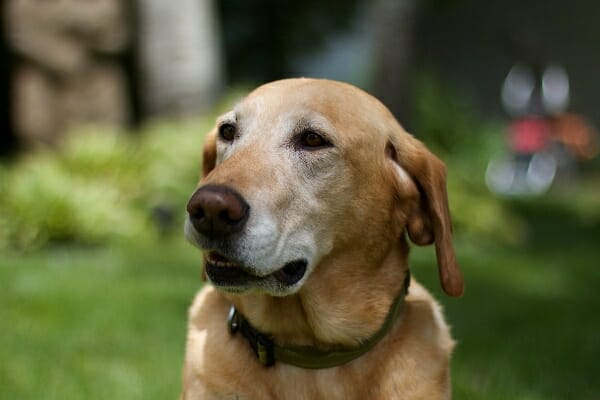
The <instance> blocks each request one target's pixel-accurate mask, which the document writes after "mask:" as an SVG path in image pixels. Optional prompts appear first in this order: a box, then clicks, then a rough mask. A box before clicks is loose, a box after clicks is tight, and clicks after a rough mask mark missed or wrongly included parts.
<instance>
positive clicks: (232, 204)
mask: <svg viewBox="0 0 600 400" xmlns="http://www.w3.org/2000/svg"><path fill="white" fill-rule="evenodd" d="M187 211H188V214H189V217H190V222H191V223H192V225H193V226H194V228H196V230H197V231H198V232H199V233H201V234H203V235H205V236H208V237H211V238H213V237H224V236H227V235H230V234H233V233H236V232H239V231H240V230H241V229H242V228H243V227H244V224H245V223H246V221H247V220H248V215H249V213H250V206H248V203H247V202H246V201H245V200H244V198H243V197H242V196H241V195H240V194H239V193H238V192H236V191H235V190H233V189H231V188H229V187H227V186H220V185H207V186H202V187H201V188H200V189H198V190H197V191H196V192H195V193H194V194H193V195H192V197H191V199H190V201H189V202H188V205H187Z"/></svg>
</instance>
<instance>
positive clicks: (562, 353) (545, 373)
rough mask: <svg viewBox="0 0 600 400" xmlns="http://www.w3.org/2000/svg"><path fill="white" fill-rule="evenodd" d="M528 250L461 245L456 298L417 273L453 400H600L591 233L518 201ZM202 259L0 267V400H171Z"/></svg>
mask: <svg viewBox="0 0 600 400" xmlns="http://www.w3.org/2000/svg"><path fill="white" fill-rule="evenodd" d="M513 207H514V210H515V212H517V213H519V214H521V215H522V217H524V218H526V220H527V221H529V223H530V226H531V229H530V236H529V241H528V242H527V243H526V244H523V245H520V246H518V247H506V246H504V247H498V246H492V245H489V244H485V243H480V242H479V241H477V240H474V239H470V240H467V239H466V238H463V239H459V240H458V243H457V252H458V255H459V259H460V260H461V264H462V268H463V272H464V274H465V277H466V283H467V289H466V293H465V296H464V297H463V298H461V299H449V298H447V297H445V296H444V295H442V294H441V293H440V290H439V283H438V282H437V272H436V269H435V267H434V265H435V263H434V254H433V250H432V249H431V248H425V249H418V250H416V249H415V250H414V251H413V254H412V264H413V266H412V270H413V273H414V274H415V275H416V276H417V277H418V279H420V280H421V281H422V282H424V283H425V285H426V286H427V287H428V288H430V289H431V290H432V291H433V292H434V293H435V294H436V296H437V298H438V299H440V300H441V301H442V302H443V303H444V306H445V310H446V315H447V319H448V320H449V322H450V323H451V324H452V326H453V335H454V336H455V337H456V339H457V341H458V346H457V347H456V350H455V353H454V358H453V361H452V377H453V391H454V398H456V399H486V400H490V399H491V400H495V399H511V400H514V399H528V400H537V399H598V398H600V383H599V382H600V381H598V376H600V361H599V360H600V336H599V334H600V312H599V310H600V291H599V289H598V288H599V287H600V268H599V267H600V246H599V243H600V240H599V239H600V224H599V223H598V222H599V221H600V219H599V218H597V217H598V213H595V214H594V215H592V216H590V215H589V214H586V215H583V216H582V215H578V214H575V213H573V212H571V211H569V209H568V208H565V207H563V206H562V205H560V204H559V205H553V204H544V205H543V206H540V205H539V203H533V202H521V203H514V204H513ZM199 267H200V257H199V254H198V252H197V251H196V250H195V249H193V248H192V247H191V246H189V245H187V244H185V243H184V240H183V238H179V237H176V238H174V239H170V240H167V241H165V242H163V243H160V244H158V243H146V244H137V245H134V244H128V245H120V246H116V247H96V248H77V247H64V248H60V247H55V248H50V249H46V250H43V251H40V252H36V253H30V254H24V255H23V254H22V255H6V254H5V255H3V256H2V257H1V259H0V360H2V362H0V388H1V389H0V398H2V399H40V398H43V399H61V400H65V399H107V398H113V399H174V398H177V396H178V393H179V387H180V371H181V365H182V359H183V353H184V340H185V330H186V329H185V323H186V309H187V306H188V305H189V303H190V301H191V299H192V296H193V295H194V292H195V291H196V290H197V289H198V287H199V286H200V277H199V271H200V268H199Z"/></svg>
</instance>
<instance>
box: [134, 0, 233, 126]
mask: <svg viewBox="0 0 600 400" xmlns="http://www.w3.org/2000/svg"><path fill="white" fill-rule="evenodd" d="M137 9H138V12H139V24H140V33H139V34H140V36H139V46H140V49H139V57H140V64H141V65H140V69H141V72H142V81H141V92H142V93H141V97H142V102H143V104H142V106H143V108H144V114H145V115H147V116H161V115H189V114H197V113H198V112H199V111H201V110H203V109H206V108H207V107H209V106H210V105H212V104H213V102H214V100H215V98H216V96H217V94H218V93H219V91H220V89H221V86H222V82H221V79H222V78H221V51H220V38H219V35H218V26H217V25H218V24H217V20H216V16H215V12H214V4H213V1H212V0H178V1H165V0H138V5H137Z"/></svg>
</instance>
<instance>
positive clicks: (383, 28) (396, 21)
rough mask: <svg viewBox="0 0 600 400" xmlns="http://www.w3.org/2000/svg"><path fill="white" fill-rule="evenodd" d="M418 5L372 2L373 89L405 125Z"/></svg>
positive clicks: (402, 0)
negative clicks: (373, 43)
mask: <svg viewBox="0 0 600 400" xmlns="http://www.w3.org/2000/svg"><path fill="white" fill-rule="evenodd" d="M420 6H421V5H420V2H419V1H418V0H376V1H375V2H374V3H373V16H374V22H375V26H376V34H375V36H376V37H375V45H376V49H375V77H374V82H373V91H374V94H375V95H376V96H377V97H378V98H379V99H380V100H381V101H382V102H383V103H384V104H385V105H386V106H388V108H389V109H390V110H391V111H392V113H393V114H394V115H395V116H396V118H398V119H399V120H400V122H401V123H402V124H403V125H404V126H405V127H407V128H408V126H410V114H411V110H410V107H411V81H412V78H413V76H412V63H413V55H414V53H413V50H414V49H413V44H414V31H415V28H416V24H417V18H418V17H419V9H420ZM407 125H408V126H407Z"/></svg>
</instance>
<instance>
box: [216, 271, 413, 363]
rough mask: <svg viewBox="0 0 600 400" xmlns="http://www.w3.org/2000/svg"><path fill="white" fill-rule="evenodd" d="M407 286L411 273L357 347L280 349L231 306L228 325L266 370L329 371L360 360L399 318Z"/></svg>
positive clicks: (287, 347) (297, 347) (295, 347)
mask: <svg viewBox="0 0 600 400" xmlns="http://www.w3.org/2000/svg"><path fill="white" fill-rule="evenodd" d="M409 284H410V271H409V272H408V273H407V274H406V278H405V280H404V284H403V285H402V290H401V291H400V293H399V294H398V296H397V297H396V299H395V300H394V302H393V303H392V305H391V307H390V310H389V311H388V314H387V316H386V318H385V321H384V322H383V325H382V326H381V328H379V330H378V331H377V332H375V333H374V334H373V336H371V337H370V338H368V339H367V340H365V341H364V342H362V343H361V344H360V345H359V346H358V347H336V348H333V349H330V350H322V349H319V348H316V347H311V346H280V345H278V344H276V343H275V342H274V341H273V339H272V337H271V336H270V335H268V334H265V333H262V332H260V331H259V330H257V329H256V328H254V327H253V326H252V325H250V323H249V322H248V320H246V319H245V318H244V316H243V315H242V314H240V313H239V312H238V311H237V310H236V309H235V307H234V306H231V309H230V310H229V317H228V318H227V325H228V327H229V332H230V333H231V334H235V333H236V332H237V331H240V333H241V334H242V335H243V336H244V337H245V338H246V340H247V341H248V343H249V344H250V347H252V350H254V353H255V354H256V356H257V357H258V360H259V362H260V363H261V364H263V365H265V366H267V367H270V366H272V365H274V364H275V361H280V362H282V363H285V364H290V365H295V366H296V367H301V368H309V369H319V368H331V367H335V366H338V365H342V364H346V363H347V362H350V361H352V360H354V359H356V358H358V357H360V356H361V355H363V354H365V353H366V352H368V351H369V350H371V349H372V348H373V347H374V346H375V345H376V344H377V343H378V342H379V341H380V340H381V339H383V337H384V336H385V335H386V334H387V333H388V332H389V331H390V330H391V329H392V326H394V322H395V321H396V319H398V316H399V315H400V310H401V309H402V305H403V304H404V298H405V297H406V295H407V294H408V286H409Z"/></svg>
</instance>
